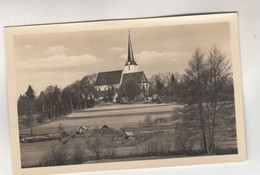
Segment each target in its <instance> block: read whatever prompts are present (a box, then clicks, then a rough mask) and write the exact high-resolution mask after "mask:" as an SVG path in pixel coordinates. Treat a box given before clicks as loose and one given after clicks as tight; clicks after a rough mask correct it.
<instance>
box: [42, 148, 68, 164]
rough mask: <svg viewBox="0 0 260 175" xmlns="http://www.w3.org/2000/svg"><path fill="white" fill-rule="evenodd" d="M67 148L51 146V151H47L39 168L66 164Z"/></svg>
mask: <svg viewBox="0 0 260 175" xmlns="http://www.w3.org/2000/svg"><path fill="white" fill-rule="evenodd" d="M67 154H68V153H67V148H66V147H65V146H61V147H56V148H55V147H54V146H53V145H52V147H51V150H50V151H48V152H47V153H46V154H45V155H44V156H43V157H42V160H41V162H40V165H41V166H57V165H65V164H66V163H67Z"/></svg>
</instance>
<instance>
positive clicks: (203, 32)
mask: <svg viewBox="0 0 260 175" xmlns="http://www.w3.org/2000/svg"><path fill="white" fill-rule="evenodd" d="M130 33H131V41H132V46H133V51H134V57H135V60H136V62H137V64H138V65H139V69H140V70H142V71H144V72H145V74H146V76H147V78H150V77H151V76H152V75H153V74H157V73H165V72H179V73H183V72H184V69H185V67H186V65H187V62H188V61H189V60H190V58H191V56H192V53H193V52H194V50H195V49H196V48H197V47H198V48H200V49H201V51H203V52H205V53H207V52H208V50H209V49H210V48H211V47H212V44H213V43H215V44H216V45H217V47H218V48H219V49H220V50H221V51H222V52H223V53H225V54H226V55H227V57H228V58H230V57H231V48H230V47H231V46H230V45H231V43H230V30H229V24H228V23H212V24H196V25H194V24H193V25H179V26H164V27H149V28H148V27H146V28H131V29H130ZM127 39H128V29H117V30H115V29H113V30H112V29H110V30H98V31H81V32H70V33H51V34H40V35H19V36H15V37H14V48H15V50H14V52H15V62H16V77H17V80H16V82H17V96H19V95H20V94H24V93H25V91H26V90H27V87H28V85H32V87H33V89H34V90H35V91H36V94H37V95H39V93H40V92H41V91H42V90H44V89H45V88H46V87H47V86H48V85H58V86H59V87H60V88H64V87H65V86H67V85H69V84H70V83H72V82H74V81H76V80H79V79H81V78H82V77H84V76H85V75H88V74H93V73H98V72H103V71H112V70H121V69H123V66H124V63H125V60H126V58H127Z"/></svg>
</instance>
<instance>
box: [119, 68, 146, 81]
mask: <svg viewBox="0 0 260 175" xmlns="http://www.w3.org/2000/svg"><path fill="white" fill-rule="evenodd" d="M130 79H133V80H135V81H137V83H139V84H140V83H148V80H147V78H146V76H145V74H144V72H143V71H141V72H134V73H127V74H123V79H122V84H124V83H126V82H127V81H128V80H130Z"/></svg>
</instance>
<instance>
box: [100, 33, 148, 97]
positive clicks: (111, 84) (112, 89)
mask: <svg viewBox="0 0 260 175" xmlns="http://www.w3.org/2000/svg"><path fill="white" fill-rule="evenodd" d="M130 79H133V80H135V81H136V82H137V83H138V84H139V86H140V88H143V89H144V92H145V93H146V94H148V91H149V83H148V80H147V78H146V76H145V74H144V72H143V71H139V68H138V64H137V63H136V61H135V59H134V53H133V48H132V43H131V38H130V32H128V53H127V59H126V62H125V65H124V67H123V69H122V70H115V71H109V72H99V73H98V75H97V79H96V84H95V88H96V90H97V92H98V97H99V99H100V100H102V99H105V98H107V97H108V96H109V95H110V94H109V93H112V99H111V101H113V102H116V99H117V98H118V93H117V92H118V89H119V88H120V86H121V85H122V84H124V83H126V82H127V81H129V80H130ZM141 95H144V94H141Z"/></svg>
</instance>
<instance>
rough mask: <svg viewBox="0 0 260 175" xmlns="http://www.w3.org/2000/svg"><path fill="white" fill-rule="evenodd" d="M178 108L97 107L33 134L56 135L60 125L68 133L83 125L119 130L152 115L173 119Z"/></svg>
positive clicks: (22, 131) (150, 106)
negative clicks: (174, 111)
mask: <svg viewBox="0 0 260 175" xmlns="http://www.w3.org/2000/svg"><path fill="white" fill-rule="evenodd" d="M178 107H180V105H177V104H174V103H169V104H124V105H120V104H116V105H109V106H96V107H94V108H89V109H86V110H82V111H78V112H74V113H71V114H69V115H67V116H64V117H62V118H60V119H58V120H55V121H52V122H50V123H45V124H42V125H39V126H36V127H34V128H33V133H34V134H49V133H55V132H57V129H58V126H59V124H60V123H61V124H62V126H63V127H64V128H65V130H67V131H71V130H73V131H74V130H77V129H78V128H79V127H80V126H82V125H83V126H90V127H97V128H99V127H102V126H103V125H108V126H109V127H112V128H115V129H119V128H121V127H125V126H128V125H129V124H130V125H131V124H135V123H138V122H143V121H144V119H145V117H146V116H147V115H150V116H151V118H152V119H154V118H156V117H160V118H162V117H163V118H164V117H171V115H172V113H173V110H174V109H176V108H178ZM30 132H31V131H30V129H22V130H20V134H30Z"/></svg>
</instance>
